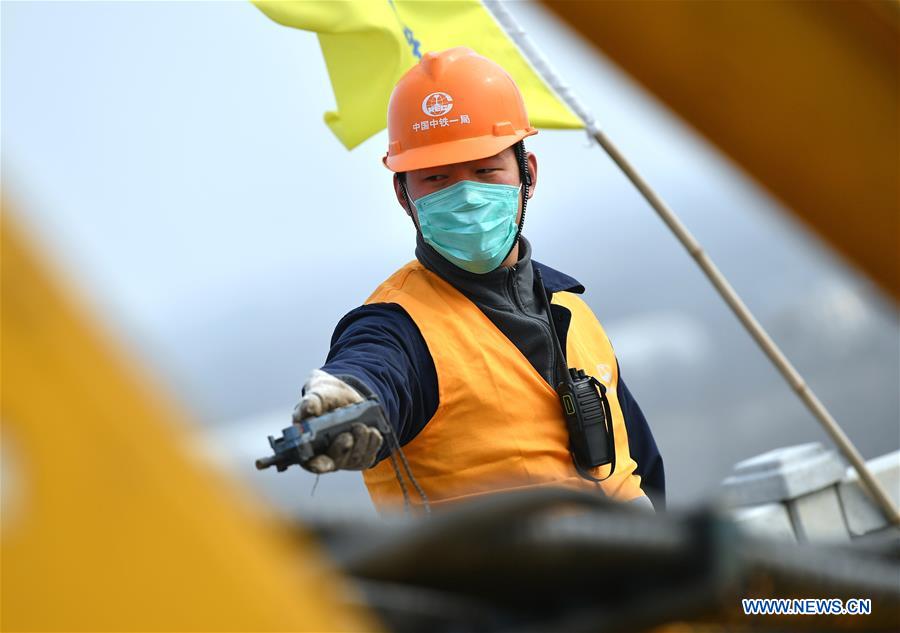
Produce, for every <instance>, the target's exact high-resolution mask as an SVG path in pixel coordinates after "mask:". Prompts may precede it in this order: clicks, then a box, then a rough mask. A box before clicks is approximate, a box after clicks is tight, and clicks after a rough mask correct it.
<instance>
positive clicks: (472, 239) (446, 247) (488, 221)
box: [413, 180, 521, 274]
mask: <svg viewBox="0 0 900 633" xmlns="http://www.w3.org/2000/svg"><path fill="white" fill-rule="evenodd" d="M520 189H521V185H520V186H518V187H514V186H512V185H493V184H488V183H482V182H473V181H471V180H462V181H460V182H458V183H456V184H455V185H451V186H449V187H447V188H445V189H441V190H440V191H435V192H434V193H430V194H428V195H427V196H422V197H421V198H419V199H418V200H416V201H415V202H414V203H413V204H415V206H416V210H417V211H418V213H419V229H420V230H421V231H422V237H424V238H425V241H426V242H427V243H428V244H430V245H431V246H432V247H433V248H434V250H436V251H437V252H438V253H440V254H441V255H442V256H443V257H444V258H445V259H447V260H449V261H450V262H452V263H454V264H456V265H457V266H459V267H460V268H462V269H463V270H468V271H469V272H473V273H479V274H483V273H488V272H490V271H492V270H494V269H495V268H497V267H498V266H499V265H500V264H501V263H502V262H503V260H504V259H505V258H506V256H507V255H508V254H509V251H510V249H511V248H512V245H513V243H514V242H515V241H516V235H517V234H518V230H519V227H518V225H517V224H516V215H517V213H518V211H519V190H520Z"/></svg>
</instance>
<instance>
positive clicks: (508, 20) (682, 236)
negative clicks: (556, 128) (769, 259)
mask: <svg viewBox="0 0 900 633" xmlns="http://www.w3.org/2000/svg"><path fill="white" fill-rule="evenodd" d="M482 1H483V2H484V5H485V6H486V7H487V8H488V10H489V11H490V12H491V13H492V14H493V15H494V18H495V19H496V20H497V23H498V24H499V25H500V26H501V28H503V30H504V31H505V32H506V33H507V35H509V37H510V38H511V39H512V40H513V42H515V43H516V45H517V46H518V47H519V49H520V50H521V51H522V54H523V55H525V57H526V58H527V59H528V61H529V62H530V63H531V65H532V66H533V67H534V69H535V71H536V72H537V73H538V74H540V75H541V77H542V78H543V79H544V81H546V82H547V84H548V85H549V86H550V88H551V89H553V90H554V91H555V92H556V93H557V95H559V97H560V98H561V99H562V100H563V101H565V103H566V104H567V105H568V106H569V107H570V108H571V109H572V110H573V111H574V112H575V114H576V115H578V117H579V118H580V119H581V120H582V121H583V122H584V125H585V128H586V129H587V131H588V134H589V135H590V137H591V138H592V139H594V140H595V141H596V142H597V143H598V144H599V145H600V146H601V147H602V148H603V149H604V150H605V151H606V153H607V154H609V156H610V158H612V159H613V161H615V163H616V164H617V165H618V166H619V168H620V169H621V170H622V171H623V172H624V173H625V175H626V176H627V177H628V179H629V180H630V181H631V182H632V184H634V186H635V187H636V188H637V190H638V191H640V192H641V195H643V196H644V199H645V200H647V202H648V203H649V204H650V206H651V207H653V209H654V211H656V213H657V214H658V215H659V217H660V218H661V219H662V221H663V222H665V224H666V226H668V227H669V229H671V231H672V233H674V234H675V237H677V238H678V241H679V242H681V244H682V245H683V246H684V248H685V249H686V250H687V252H688V253H690V255H691V257H693V258H694V260H695V261H696V262H697V265H699V266H700V269H701V270H702V271H703V273H704V274H705V275H706V277H707V279H709V281H710V283H712V285H713V286H714V287H715V289H716V290H717V291H718V293H719V295H720V296H721V297H722V299H724V301H725V303H727V304H728V307H729V308H731V310H732V312H734V314H735V316H737V318H738V320H739V321H740V322H741V324H743V326H744V328H745V329H746V330H747V332H748V333H749V334H750V336H751V337H752V338H753V340H754V341H756V343H757V345H759V347H760V348H761V349H762V351H763V352H764V353H765V355H766V356H767V357H768V358H769V360H770V361H772V364H773V365H775V367H776V368H777V369H778V371H779V372H780V373H781V375H782V376H784V379H785V380H786V381H787V383H788V384H789V385H790V386H791V389H793V390H794V392H795V393H796V394H797V396H798V397H799V398H800V400H802V401H803V404H805V405H806V408H807V409H809V411H810V413H812V414H813V416H815V418H816V419H817V420H818V421H819V423H820V424H821V425H822V428H824V429H825V432H826V433H828V435H829V437H831V439H832V440H833V441H834V443H835V444H836V445H837V447H838V449H839V450H840V451H841V453H843V454H844V457H846V458H847V461H849V462H850V463H851V464H852V465H853V467H854V468H855V469H856V472H857V473H859V478H860V481H861V482H862V483H863V487H864V489H865V490H867V491H868V492H869V494H870V495H871V496H872V498H873V499H874V500H875V502H876V503H877V504H878V505H879V506H880V507H881V509H882V511H883V512H884V514H885V516H886V517H887V519H888V521H889V522H891V523H893V524H894V525H900V512H898V511H897V508H896V507H894V503H893V501H892V500H891V498H890V496H889V495H888V493H887V491H886V490H885V489H884V487H883V486H882V485H881V483H880V482H879V481H878V480H877V479H876V478H875V476H874V475H873V474H872V471H871V470H869V467H868V465H867V464H866V462H865V460H864V459H863V457H862V455H860V453H859V451H858V450H857V449H856V447H855V446H854V445H853V442H851V441H850V438H848V437H847V434H846V433H844V430H843V429H842V428H841V427H840V425H839V424H838V423H837V421H836V420H835V419H834V417H833V416H832V415H831V413H829V411H828V409H826V408H825V405H824V404H822V401H821V400H819V398H818V397H817V396H816V394H815V393H813V391H812V389H810V387H809V385H807V384H806V381H805V380H803V377H802V376H801V375H800V373H799V372H798V371H797V370H796V369H795V368H794V366H793V365H792V364H791V362H790V361H789V360H788V359H787V357H786V356H785V355H784V353H783V352H782V351H781V349H780V348H779V347H778V345H776V344H775V342H774V341H773V340H772V338H771V337H770V336H769V334H768V332H766V331H765V329H763V327H762V325H760V323H759V321H757V320H756V317H754V316H753V313H751V312H750V309H749V308H747V306H746V304H744V302H743V300H741V298H740V296H739V295H738V294H737V292H736V291H735V290H734V288H733V287H732V286H731V284H730V283H728V280H727V279H726V278H725V276H724V275H723V274H722V273H721V271H720V270H719V269H718V267H717V266H716V265H715V264H714V263H713V261H712V260H711V259H710V258H709V256H708V255H707V254H706V252H705V251H704V250H703V247H701V246H700V243H699V242H698V241H697V240H696V239H695V238H694V236H693V235H691V232H690V231H688V229H687V227H686V226H685V225H684V224H683V223H682V222H681V220H680V219H679V218H678V216H677V215H675V212H674V211H672V209H670V208H669V206H668V205H667V204H666V203H665V202H663V200H662V199H661V198H660V197H659V196H658V195H657V194H656V192H655V191H654V190H653V189H652V188H651V187H650V185H648V184H647V181H645V180H644V179H643V178H642V177H641V175H640V174H639V173H638V172H637V170H636V169H635V168H634V167H633V166H632V165H631V163H629V162H628V160H627V159H626V158H625V156H623V155H622V153H621V152H620V151H619V150H618V148H617V147H616V146H615V145H614V144H613V143H612V141H610V140H609V138H608V137H607V136H606V135H605V134H604V133H603V132H602V131H601V130H600V128H599V127H598V126H597V124H596V122H595V121H594V118H593V116H592V115H591V114H590V112H589V111H588V109H587V108H586V107H585V106H584V104H582V103H581V101H580V100H579V99H578V98H577V97H576V96H575V94H574V93H573V91H572V89H571V87H570V86H569V85H568V84H567V83H565V82H564V81H563V80H562V79H561V77H560V76H559V75H558V74H557V73H556V71H555V70H554V69H553V68H552V67H551V66H550V63H549V62H548V61H547V59H546V58H545V57H544V55H543V54H542V53H541V52H540V50H539V49H538V48H537V47H536V46H535V45H534V42H533V41H532V40H531V38H530V37H529V35H528V34H527V33H526V32H525V31H524V29H522V27H521V26H520V25H519V24H518V22H517V21H516V20H515V18H513V16H512V15H510V13H509V12H508V11H507V10H506V7H504V6H503V3H502V2H500V1H499V0H482Z"/></svg>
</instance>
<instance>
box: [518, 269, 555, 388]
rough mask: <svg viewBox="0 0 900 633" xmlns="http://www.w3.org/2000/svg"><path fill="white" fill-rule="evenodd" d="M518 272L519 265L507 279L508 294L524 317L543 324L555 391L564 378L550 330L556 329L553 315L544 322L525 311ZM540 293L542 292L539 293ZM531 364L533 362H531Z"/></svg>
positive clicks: (552, 384)
mask: <svg viewBox="0 0 900 633" xmlns="http://www.w3.org/2000/svg"><path fill="white" fill-rule="evenodd" d="M518 272H519V267H518V265H516V266H513V267H511V268H510V273H509V275H508V277H507V284H506V286H507V293H508V294H509V296H510V299H511V300H512V301H511V302H512V305H513V307H515V308H516V309H517V310H518V311H519V312H520V313H521V314H522V315H524V316H525V317H527V318H528V319H530V320H532V321H537V322H538V323H540V324H541V329H542V330H544V334H545V335H546V337H547V340H546V343H547V347H548V348H550V375H551V376H552V377H553V379H554V383H551V384H550V386H551V387H552V388H554V389H555V388H556V385H558V384H559V383H560V381H561V380H562V378H561V377H560V376H559V375H558V373H559V372H558V371H557V364H558V363H557V358H556V345H554V343H553V334H554V332H553V330H552V329H549V328H553V327H554V325H553V321H552V320H551V319H552V313H551V314H548V315H547V321H544V319H542V318H540V317H537V316H532V315H531V314H528V312H527V311H526V310H525V305H524V304H523V303H522V297H521V296H520V295H519V288H518V284H517V283H516V275H517V274H518ZM538 292H540V291H538ZM535 299H537V297H535ZM548 301H549V299H548ZM526 360H527V359H526ZM529 362H531V361H530V360H529ZM538 373H540V372H538ZM541 376H543V374H541Z"/></svg>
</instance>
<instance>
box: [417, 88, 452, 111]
mask: <svg viewBox="0 0 900 633" xmlns="http://www.w3.org/2000/svg"><path fill="white" fill-rule="evenodd" d="M452 109H453V97H451V96H450V95H448V94H447V93H446V92H432V93H431V94H430V95H428V96H427V97H425V98H424V99H423V100H422V112H424V113H425V114H427V115H428V116H443V115H445V114H447V113H448V112H450V110H452Z"/></svg>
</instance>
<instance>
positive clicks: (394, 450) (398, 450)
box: [388, 425, 431, 514]
mask: <svg viewBox="0 0 900 633" xmlns="http://www.w3.org/2000/svg"><path fill="white" fill-rule="evenodd" d="M388 437H389V438H390V439H389V440H388V441H389V442H390V443H391V450H390V453H389V454H390V458H391V465H392V466H393V467H394V474H395V475H396V477H397V481H398V482H399V484H400V491H401V492H402V493H403V508H404V511H405V512H406V513H407V514H411V511H410V510H411V507H412V504H411V503H410V497H409V491H408V490H407V489H406V484H405V483H404V482H403V475H402V474H401V472H400V468H399V467H398V466H397V459H396V457H395V454H397V455H400V461H401V462H402V463H403V469H404V470H405V471H406V476H407V477H408V478H409V482H410V483H411V484H412V485H413V487H414V488H415V489H416V493H417V494H418V495H419V497H420V498H421V499H422V507H423V509H424V510H425V514H431V504H430V503H429V502H428V496H427V495H426V494H425V491H424V490H422V486H420V485H419V482H418V480H416V478H415V476H414V475H413V474H412V469H411V468H410V466H409V461H408V460H407V459H406V453H404V452H403V447H401V446H400V440H399V439H397V434H396V433H395V431H394V427H393V426H390V425H388Z"/></svg>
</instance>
